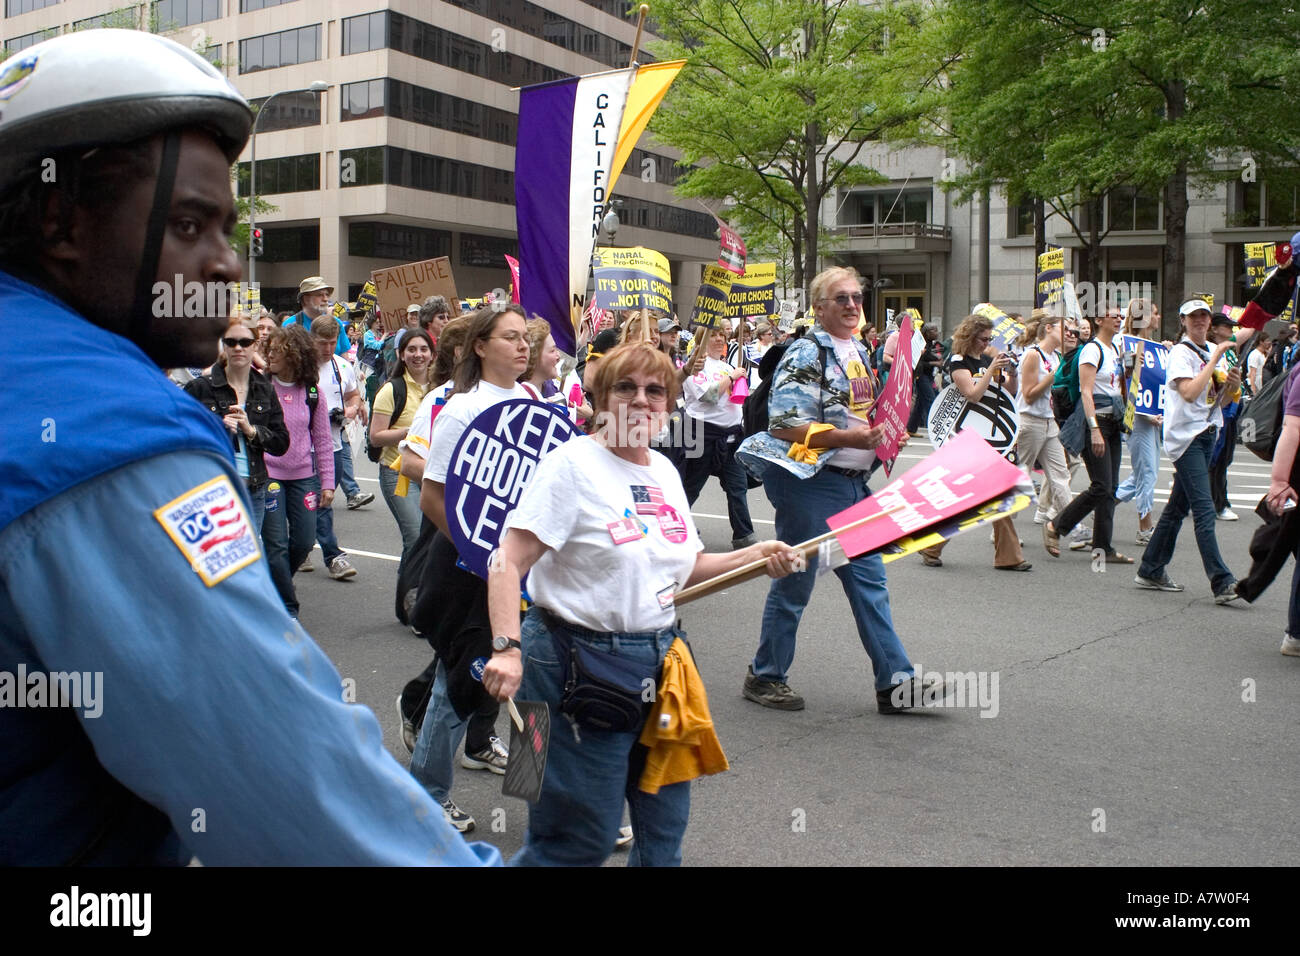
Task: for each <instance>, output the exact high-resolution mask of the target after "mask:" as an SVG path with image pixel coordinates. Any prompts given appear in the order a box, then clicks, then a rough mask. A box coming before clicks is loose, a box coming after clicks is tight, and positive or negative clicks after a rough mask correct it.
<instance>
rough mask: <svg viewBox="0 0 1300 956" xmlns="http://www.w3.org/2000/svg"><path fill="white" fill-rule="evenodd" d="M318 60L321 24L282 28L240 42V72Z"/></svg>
mask: <svg viewBox="0 0 1300 956" xmlns="http://www.w3.org/2000/svg"><path fill="white" fill-rule="evenodd" d="M319 59H320V24H319V23H313V24H312V25H311V26H306V27H299V28H298V29H296V30H282V31H281V32H279V33H268V34H266V35H265V36H260V37H251V38H249V39H247V40H240V41H239V72H240V73H255V72H257V71H258V70H273V69H275V68H276V67H277V66H291V65H292V64H294V63H310V62H312V61H313V60H319Z"/></svg>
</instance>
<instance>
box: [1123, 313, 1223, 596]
mask: <svg viewBox="0 0 1300 956" xmlns="http://www.w3.org/2000/svg"><path fill="white" fill-rule="evenodd" d="M1178 316H1179V318H1180V319H1181V321H1182V323H1183V337H1182V339H1181V340H1180V341H1179V342H1178V344H1177V345H1175V346H1174V347H1173V348H1171V349H1170V350H1169V361H1168V364H1167V365H1166V367H1165V426H1164V431H1165V451H1166V453H1168V455H1169V458H1170V460H1171V461H1173V463H1174V484H1173V487H1172V488H1170V490H1169V501H1168V503H1167V504H1166V505H1165V508H1164V510H1163V511H1162V512H1160V520H1159V521H1157V522H1156V527H1155V532H1154V533H1153V534H1152V535H1151V542H1150V543H1149V544H1148V545H1147V548H1146V551H1144V552H1143V554H1142V565H1141V567H1139V568H1138V575H1137V579H1136V580H1137V585H1138V587H1141V588H1146V589H1148V590H1152V591H1181V590H1182V589H1183V588H1182V586H1181V585H1178V584H1175V583H1174V582H1173V581H1171V580H1170V578H1169V572H1168V571H1167V570H1166V568H1167V567H1168V565H1169V561H1170V559H1172V558H1173V556H1174V545H1175V544H1176V543H1177V542H1178V530H1179V528H1181V527H1182V524H1183V519H1184V518H1186V517H1187V513H1188V512H1189V511H1190V512H1191V513H1192V519H1193V522H1194V525H1195V528H1196V547H1197V549H1198V550H1199V551H1200V552H1201V564H1202V566H1203V567H1204V568H1205V576H1206V577H1207V578H1209V579H1210V588H1211V590H1212V591H1213V592H1214V603H1215V604H1227V603H1228V602H1230V601H1235V600H1236V599H1237V598H1238V594H1237V582H1236V579H1234V578H1233V576H1232V572H1231V571H1229V570H1228V566H1227V565H1226V564H1224V563H1223V557H1222V556H1221V555H1220V554H1219V542H1218V539H1217V538H1216V537H1215V533H1214V522H1215V517H1216V513H1215V509H1214V496H1213V495H1212V494H1211V492H1210V455H1211V453H1212V452H1213V451H1214V444H1215V441H1216V439H1217V438H1218V435H1219V429H1220V428H1222V427H1223V406H1224V405H1226V404H1229V403H1231V402H1232V401H1235V400H1236V398H1237V396H1238V394H1239V392H1240V386H1241V368H1240V367H1236V368H1233V369H1232V370H1231V371H1230V372H1227V373H1226V374H1225V373H1223V372H1220V371H1217V370H1216V369H1215V366H1216V365H1218V362H1219V359H1221V358H1222V357H1223V354H1224V352H1226V351H1227V350H1228V349H1230V348H1232V346H1233V342H1232V339H1231V338H1229V339H1225V340H1224V341H1222V342H1220V343H1219V344H1218V345H1216V346H1214V348H1213V349H1211V348H1210V345H1209V344H1208V343H1207V342H1206V336H1207V334H1208V333H1209V331H1210V321H1211V316H1210V306H1209V304H1208V303H1207V302H1205V301H1204V300H1203V299H1189V300H1188V301H1187V302H1184V303H1183V304H1182V307H1181V308H1180V309H1179V310H1178Z"/></svg>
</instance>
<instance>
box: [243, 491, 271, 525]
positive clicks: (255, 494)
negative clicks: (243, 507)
mask: <svg viewBox="0 0 1300 956" xmlns="http://www.w3.org/2000/svg"><path fill="white" fill-rule="evenodd" d="M245 487H247V486H245ZM248 500H249V501H250V502H251V503H252V506H253V508H252V512H251V513H250V514H249V517H250V518H252V519H253V534H255V535H257V536H258V537H259V538H260V537H261V536H262V517H263V516H264V515H265V514H266V485H265V484H263V485H261V487H259V488H258V489H257V490H256V491H252V490H251V489H250V490H249V492H248Z"/></svg>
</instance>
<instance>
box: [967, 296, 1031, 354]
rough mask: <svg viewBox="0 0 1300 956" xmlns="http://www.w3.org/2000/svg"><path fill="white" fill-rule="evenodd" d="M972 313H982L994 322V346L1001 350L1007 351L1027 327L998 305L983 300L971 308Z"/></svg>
mask: <svg viewBox="0 0 1300 956" xmlns="http://www.w3.org/2000/svg"><path fill="white" fill-rule="evenodd" d="M970 311H971V315H982V316H984V317H985V318H986V319H988V320H989V321H990V322H992V323H993V343H992V344H993V348H994V349H996V350H997V351H999V352H1005V351H1007V350H1008V349H1009V348H1010V347H1011V343H1012V342H1014V341H1015V340H1016V339H1018V338H1020V336H1021V335H1022V334H1024V331H1025V327H1024V326H1023V325H1021V324H1020V323H1019V322H1017V321H1016V320H1015V319H1013V318H1012V317H1011V316H1009V315H1007V314H1006V313H1005V312H1003V311H1002V310H1001V309H999V308H998V307H997V306H996V305H993V304H992V303H989V302H981V303H980V304H979V305H977V306H975V308H973V309H971V310H970Z"/></svg>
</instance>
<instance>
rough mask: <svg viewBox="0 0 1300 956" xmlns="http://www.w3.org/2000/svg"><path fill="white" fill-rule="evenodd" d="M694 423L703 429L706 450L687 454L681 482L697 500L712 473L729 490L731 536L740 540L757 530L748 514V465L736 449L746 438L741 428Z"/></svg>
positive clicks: (728, 508) (683, 464) (691, 501)
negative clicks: (741, 461) (741, 460)
mask: <svg viewBox="0 0 1300 956" xmlns="http://www.w3.org/2000/svg"><path fill="white" fill-rule="evenodd" d="M690 424H691V427H693V428H699V429H702V430H703V432H704V441H703V442H702V445H703V447H702V449H701V450H702V452H703V454H701V455H699V456H698V457H691V456H689V455H688V456H687V457H686V458H685V460H684V461H683V462H682V465H681V471H682V486H683V488H685V490H686V500H687V501H689V502H690V503H691V504H695V499H696V498H698V497H699V496H700V491H701V489H703V488H704V483H705V482H706V481H708V480H709V476H710V475H713V476H714V477H716V478H717V479H718V483H719V484H721V485H722V490H723V491H725V492H726V493H727V517H728V518H729V519H730V521H731V538H732V540H733V541H739V540H740V539H742V538H748V537H749V536H750V535H751V534H753V533H754V522H753V521H752V520H751V519H750V517H749V483H748V481H747V480H746V478H745V466H744V465H742V464H741V463H740V462H739V461H737V460H736V449H737V448H739V447H740V443H741V441H742V440H743V439H744V437H745V436H744V431H743V429H740V428H719V427H717V426H716V425H711V424H709V423H708V422H701V421H699V420H695V421H692V422H691V423H690Z"/></svg>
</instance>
